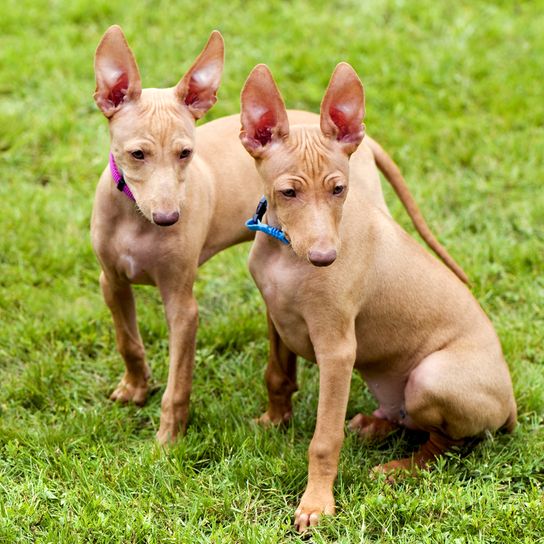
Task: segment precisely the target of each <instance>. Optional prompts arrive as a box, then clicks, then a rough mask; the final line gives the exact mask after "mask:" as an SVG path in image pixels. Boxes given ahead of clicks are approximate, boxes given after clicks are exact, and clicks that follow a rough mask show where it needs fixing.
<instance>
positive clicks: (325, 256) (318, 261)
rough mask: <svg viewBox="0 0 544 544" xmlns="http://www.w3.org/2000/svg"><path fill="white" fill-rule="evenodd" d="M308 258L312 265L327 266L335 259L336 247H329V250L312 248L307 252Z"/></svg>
mask: <svg viewBox="0 0 544 544" xmlns="http://www.w3.org/2000/svg"><path fill="white" fill-rule="evenodd" d="M308 259H309V260H310V262H311V263H312V264H313V265H314V266H329V265H330V264H332V263H333V262H334V261H336V249H330V250H329V251H316V250H313V249H312V250H310V251H309V252H308Z"/></svg>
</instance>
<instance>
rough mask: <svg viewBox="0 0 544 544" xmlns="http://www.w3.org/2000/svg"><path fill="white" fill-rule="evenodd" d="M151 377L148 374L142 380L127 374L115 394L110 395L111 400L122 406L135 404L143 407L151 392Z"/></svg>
mask: <svg viewBox="0 0 544 544" xmlns="http://www.w3.org/2000/svg"><path fill="white" fill-rule="evenodd" d="M150 375H151V373H150V372H148V373H147V375H146V376H145V377H143V378H141V379H140V378H135V377H133V376H130V375H127V374H125V375H124V376H123V378H122V379H121V381H120V382H119V384H118V385H117V387H116V388H115V390H114V392H113V393H112V394H111V395H110V400H113V401H115V402H120V403H122V404H126V403H128V402H133V403H134V404H137V405H138V406H142V405H143V404H145V401H146V399H147V394H148V392H149V377H150Z"/></svg>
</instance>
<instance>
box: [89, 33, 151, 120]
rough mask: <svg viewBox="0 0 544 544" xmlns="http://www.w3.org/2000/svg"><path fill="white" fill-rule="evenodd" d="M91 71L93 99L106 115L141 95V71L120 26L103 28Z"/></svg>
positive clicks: (110, 114) (109, 115)
mask: <svg viewBox="0 0 544 544" xmlns="http://www.w3.org/2000/svg"><path fill="white" fill-rule="evenodd" d="M94 72H95V76H96V91H95V93H94V99H95V102H96V104H97V105H98V107H99V108H100V109H101V110H102V113H103V114H104V115H105V116H106V117H111V116H112V115H113V114H114V113H115V112H116V111H118V110H119V109H120V108H121V106H122V105H123V104H124V103H126V102H129V101H133V100H138V98H139V97H140V95H141V93H142V83H141V80H140V72H139V71H138V65H137V64H136V60H135V59H134V55H133V54H132V51H131V50H130V47H129V46H128V44H127V41H126V39H125V35H124V34H123V31H122V30H121V27H119V26H117V25H114V26H110V28H108V30H106V33H105V34H104V36H103V37H102V39H101V40H100V43H99V44H98V47H97V49H96V53H95V57H94Z"/></svg>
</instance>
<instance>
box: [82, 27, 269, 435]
mask: <svg viewBox="0 0 544 544" xmlns="http://www.w3.org/2000/svg"><path fill="white" fill-rule="evenodd" d="M222 69H223V39H222V37H221V35H220V34H219V32H213V33H212V35H211V36H210V39H209V41H208V43H207V45H206V47H205V48H204V50H203V51H202V53H201V54H200V56H199V57H198V58H197V59H196V61H195V62H194V64H193V65H192V66H191V68H190V69H189V71H188V72H187V73H186V75H185V76H184V77H183V78H182V79H181V81H180V82H179V83H178V84H177V86H176V87H174V88H171V89H144V90H142V88H141V83H140V75H139V72H138V67H137V65H136V62H135V60H134V57H133V55H132V52H131V51H130V49H129V47H128V45H127V43H126V40H125V38H124V36H123V33H122V31H121V29H120V28H119V27H117V26H113V27H111V28H110V29H109V30H108V31H107V32H106V33H105V35H104V37H103V38H102V41H101V42H100V44H99V46H98V49H97V51H96V57H95V72H96V84H97V86H96V93H95V100H96V103H97V104H98V106H99V108H100V109H101V110H102V112H103V113H104V115H105V116H106V117H107V118H108V119H109V126H110V133H111V151H112V154H113V156H114V158H115V163H116V165H117V167H118V169H119V170H120V171H122V173H123V176H124V180H125V181H126V184H127V186H128V187H129V188H130V191H131V193H132V194H133V195H134V198H135V201H136V202H135V203H134V202H132V201H131V200H130V198H127V197H126V196H125V194H123V193H122V192H120V191H118V190H117V188H116V186H115V184H114V181H113V179H112V172H111V170H110V168H109V167H107V168H106V169H105V170H104V172H103V174H102V176H101V178H100V182H99V184H98V189H97V192H96V200H95V205H94V210H93V216H92V225H91V234H92V242H93V246H94V249H95V252H96V254H97V256H98V259H99V260H100V264H101V267H102V274H101V276H100V284H101V286H102V289H103V293H104V298H105V300H106V302H107V304H108V306H109V308H110V310H111V313H112V316H113V319H114V322H115V331H116V335H117V345H118V348H119V351H120V353H121V355H122V356H123V358H124V360H125V363H126V372H125V375H124V377H123V379H122V380H121V382H120V383H119V385H118V387H117V388H116V389H115V391H114V392H113V394H112V395H111V398H112V399H114V400H117V401H121V402H128V401H132V402H135V403H137V404H141V403H143V402H144V401H145V399H146V396H147V392H148V382H149V377H150V370H149V367H148V365H147V363H146V359H145V352H144V346H143V344H142V339H141V337H140V334H139V331H138V326H137V322H136V312H135V304H134V298H133V294H132V289H131V287H130V284H131V283H148V284H154V285H156V286H157V287H158V288H159V290H160V293H161V296H162V299H163V302H164V307H165V312H166V318H167V320H168V327H169V332H170V345H169V348H170V368H169V374H168V384H167V387H166V391H165V393H164V396H163V399H162V411H161V422H160V428H159V431H158V434H157V438H158V440H159V441H160V442H161V443H163V442H166V441H168V440H173V439H174V438H175V437H176V435H177V434H178V432H179V431H183V430H184V429H185V425H186V422H187V414H188V405H189V396H190V392H191V384H192V371H193V365H194V350H195V335H196V329H197V321H198V317H197V315H198V310H197V304H196V301H195V298H194V296H193V283H194V280H195V276H196V270H197V267H198V266H199V264H201V263H203V262H204V261H206V260H207V259H209V258H210V257H212V256H213V255H214V254H215V253H217V252H218V251H220V250H222V249H224V248H226V247H228V246H231V245H233V244H236V243H238V242H242V241H244V240H250V239H251V238H252V233H250V232H249V231H248V230H247V229H245V228H244V226H243V225H244V221H245V219H247V216H248V214H250V213H251V210H252V209H253V208H254V207H255V202H256V200H257V199H258V198H259V196H260V191H261V187H260V181H259V180H258V179H257V178H258V176H256V173H255V168H254V166H253V161H252V160H251V158H250V157H248V156H247V154H246V153H245V151H244V150H243V148H242V146H241V145H240V143H239V141H238V138H237V135H238V130H239V121H238V118H237V116H232V117H228V118H224V119H219V120H217V121H214V122H212V123H209V124H207V125H204V126H202V127H199V128H198V129H195V120H196V119H198V118H200V117H201V116H202V115H204V113H206V111H207V110H208V109H209V108H210V107H211V106H212V105H213V104H214V102H215V101H216V92H217V89H218V86H219V82H220V78H221V73H222ZM197 134H198V147H196V146H195V139H197V136H196V135H197ZM240 187H244V189H243V190H240Z"/></svg>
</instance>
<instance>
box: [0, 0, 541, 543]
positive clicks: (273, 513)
mask: <svg viewBox="0 0 544 544" xmlns="http://www.w3.org/2000/svg"><path fill="white" fill-rule="evenodd" d="M1 11H2V13H1V16H0V101H1V102H0V126H1V128H0V383H1V386H0V542H7V543H11V542H62V543H65V542H67V543H70V542H96V543H103V542H112V543H113V542H115V543H119V542H138V543H140V542H161V543H165V542H188V543H193V542H217V543H224V542H236V543H245V542H250V543H252V542H257V543H260V542H270V543H275V542H288V541H289V542H290V541H299V539H300V537H298V536H297V535H296V534H295V533H294V532H293V531H292V529H291V517H292V514H293V512H294V509H295V507H296V505H297V502H298V500H299V498H300V496H301V494H302V492H303V490H304V487H305V483H306V451H307V447H308V444H309V440H310V438H311V436H312V433H313V428H314V424H315V414H316V405H317V395H318V390H317V369H316V368H314V367H313V366H311V365H309V364H306V363H304V362H302V361H301V362H300V386H301V388H300V392H299V393H297V395H296V396H295V417H294V421H293V423H292V425H291V426H290V427H289V428H287V429H284V430H263V429H260V428H256V427H255V426H254V425H253V424H252V423H251V418H252V417H254V416H257V415H259V414H260V413H261V412H262V410H263V409H264V408H265V406H266V391H265V387H264V382H263V377H262V376H263V370H264V366H265V362H266V354H267V343H266V327H265V319H264V312H263V304H262V302H261V300H260V298H259V296H258V293H257V291H256V289H255V287H254V286H253V283H252V281H251V279H250V277H249V275H248V273H247V271H246V257H247V251H248V247H249V246H248V245H245V246H240V247H237V248H233V249H231V250H228V251H226V252H224V253H223V254H221V255H219V256H218V257H216V258H215V259H213V260H212V261H211V262H210V263H209V264H206V265H205V266H204V267H203V268H202V269H201V271H200V275H199V279H198V282H197V284H196V291H197V295H198V299H199V302H200V310H201V325H200V330H199V334H198V348H197V364H196V371H195V383H194V388H193V395H192V405H191V416H190V421H189V427H188V434H187V436H186V437H185V438H184V439H182V440H180V441H179V443H178V444H177V445H176V446H175V447H174V448H173V449H172V450H170V451H163V450H161V449H160V448H158V447H157V446H156V444H155V442H154V434H155V432H156V430H157V428H158V423H159V409H160V397H161V394H162V392H163V390H164V387H165V381H166V373H167V329H166V324H165V321H164V317H163V311H162V307H161V304H160V301H159V297H158V294H157V293H156V291H155V290H154V289H151V288H137V296H138V306H139V312H140V325H141V331H142V335H143V337H144V341H145V345H146V347H147V352H148V356H149V360H150V362H151V365H152V368H153V372H154V393H153V394H152V396H151V397H150V399H149V401H148V403H147V405H146V406H145V407H144V408H135V407H121V406H117V405H114V404H112V403H110V402H109V401H108V400H107V397H108V394H109V393H110V392H111V390H112V388H113V387H114V385H115V384H116V383H117V380H118V379H119V377H120V375H121V373H122V368H123V363H122V361H121V359H120V357H119V356H118V354H117V353H116V350H115V343H114V334H113V325H112V321H111V318H110V316H109V313H108V311H107V309H106V307H105V305H104V303H103V301H102V298H101V295H100V293H99V287H98V282H97V279H98V272H99V268H98V264H97V262H96V260H95V258H94V255H93V253H92V250H91V246H90V241H89V233H88V231H89V218H90V212H91V206H92V200H93V192H94V187H95V184H96V182H97V179H98V176H99V174H100V172H101V170H102V168H103V167H104V165H105V163H106V160H107V153H108V132H107V124H106V121H105V120H104V118H103V117H102V115H101V114H100V113H99V112H98V110H97V109H96V108H95V105H94V102H93V100H92V93H93V91H94V75H93V71H92V60H93V54H94V49H95V47H96V45H97V43H98V41H99V39H100V36H101V35H102V33H103V32H104V30H105V29H106V28H107V27H108V26H109V25H110V24H113V23H119V24H121V25H122V26H123V28H124V30H125V32H126V34H127V37H128V39H129V41H130V43H131V45H132V46H133V49H134V51H135V54H136V56H137V59H138V61H139V64H140V69H141V72H142V77H143V83H144V86H155V87H160V86H168V85H172V84H174V83H175V82H177V81H178V79H179V78H180V77H181V75H182V74H183V72H184V70H185V69H186V68H188V66H189V64H190V63H191V62H192V60H193V59H194V57H195V56H196V54H197V53H198V51H199V50H200V48H201V47H202V46H203V45H204V43H205V41H206V39H207V37H208V35H209V33H210V31H211V30H212V29H213V28H218V29H220V30H221V32H222V33H223V35H224V37H225V40H226V45H227V64H226V72H225V76H224V80H223V85H222V88H221V91H220V100H219V102H218V104H217V105H216V106H215V108H214V109H213V110H212V112H211V113H210V114H209V115H208V117H207V119H211V118H214V117H219V116H222V115H226V114H230V113H233V112H236V111H238V107H239V103H238V96H239V91H240V88H241V86H242V84H243V82H244V80H245V77H246V76H247V74H248V73H249V71H250V69H251V68H252V67H253V66H254V65H255V64H256V63H257V62H266V63H267V64H268V65H269V66H270V67H271V69H272V71H273V73H274V75H275V77H276V79H277V82H278V84H279V86H280V88H281V90H282V93H283V95H284V97H285V100H286V103H287V104H288V106H289V107H296V108H305V109H311V110H315V111H317V108H318V107H319V102H320V99H321V96H322V94H323V91H324V89H325V86H326V84H327V82H328V79H329V77H330V74H331V71H332V69H333V67H334V66H335V64H336V63H337V62H338V61H340V60H347V61H349V62H351V63H352V64H353V66H354V67H355V68H356V70H357V71H358V73H359V74H360V75H361V77H362V79H363V82H364V83H365V87H366V96H367V119H366V124H367V130H368V132H369V134H371V135H373V136H374V137H375V138H376V139H377V140H378V141H380V142H381V143H382V144H383V145H384V147H385V148H386V149H388V150H389V151H390V152H391V153H392V155H393V156H394V158H395V159H396V160H397V162H398V163H399V164H400V165H401V168H402V170H403V171H404V173H405V174H406V177H407V179H408V182H409V184H410V186H411V188H412V191H413V192H414V194H415V196H416V198H417V200H418V201H419V203H420V205H421V207H422V209H423V211H424V214H425V215H426V217H427V219H428V222H429V224H430V225H431V226H432V228H433V229H434V231H435V232H436V233H437V234H438V236H439V238H440V239H441V241H443V242H444V244H445V245H446V247H448V248H449V250H450V251H451V253H452V254H453V255H454V256H455V257H456V258H457V260H458V261H459V262H460V263H461V264H462V265H463V266H464V267H465V270H466V271H467V272H468V274H469V276H470V278H471V280H472V282H473V290H474V293H475V295H476V296H477V298H478V299H479V300H480V302H481V303H482V305H483V307H484V308H485V310H486V311H487V312H488V314H489V315H490V316H491V318H492V320H493V322H494V324H495V326H496V328H497V330H498V333H499V335H500V337H501V339H502V343H503V347H504V351H505V355H506V358H507V360H508V362H509V365H510V368H511V371H512V375H513V380H514V386H515V392H516V397H517V400H518V405H519V426H518V428H517V430H516V431H515V432H514V434H512V435H498V436H496V437H493V438H489V439H488V440H486V441H484V442H482V443H481V444H479V445H478V446H477V447H476V448H475V450H474V451H473V452H472V453H471V454H470V455H468V456H461V455H459V454H452V455H449V456H448V457H447V458H446V459H444V460H442V461H440V462H439V464H438V466H437V467H436V469H435V470H434V471H433V472H432V473H428V474H423V475H421V477H419V478H410V479H407V480H406V481H404V482H402V483H401V484H399V485H397V486H395V487H390V486H387V485H385V484H384V483H383V482H382V481H374V480H371V479H370V478H369V476H368V472H369V469H370V468H371V467H372V466H374V465H375V464H377V463H380V462H385V461H387V460H391V459H393V458H394V457H398V456H399V455H401V454H403V453H406V451H407V450H409V448H410V447H412V446H413V444H412V446H411V443H410V440H409V438H408V437H406V436H402V435H398V436H395V437H393V438H392V439H391V440H389V441H388V442H387V443H386V444H384V445H382V446H369V445H364V444H361V443H360V442H359V441H357V440H356V439H355V438H354V437H351V436H350V437H348V438H347V439H346V442H345V444H344V448H343V451H342V455H341V460H340V467H339V478H338V481H337V484H336V486H335V493H336V497H337V504H338V515H337V516H336V517H335V518H334V519H330V520H327V521H326V522H325V523H324V524H323V525H322V526H321V527H320V529H319V530H317V531H315V533H314V535H313V540H314V541H315V542H333V541H336V542H346V543H347V542H350V543H351V542H355V543H359V542H395V543H405V542H414V543H425V542H432V543H435V542H436V543H442V542H445V543H446V542H447V543H450V542H451V543H465V542H467V543H468V542H482V543H488V542H520V543H521V542H524V543H533V542H544V538H543V535H544V498H543V497H544V495H543V491H544V490H543V488H544V432H543V429H544V420H543V414H544V348H543V342H542V340H543V336H544V275H543V271H544V251H543V247H544V246H543V244H544V229H543V223H544V188H543V179H544V94H543V92H542V91H543V83H542V81H543V77H544V32H543V29H544V2H543V1H533V2H521V3H514V2H507V1H506V0H504V1H499V2H494V3H492V2H483V1H476V2H469V1H461V2H455V3H453V2H435V1H432V0H412V1H403V0H396V1H393V0H372V1H368V2H361V1H347V0H346V1H337V2H334V1H332V2H322V1H313V2H310V1H307V2H306V1H305V2H292V3H291V2H278V1H275V2H273V1H271V0H269V1H268V2H251V3H246V2H217V1H216V2H212V1H209V0H203V1H201V2H188V1H186V0H183V1H181V0H178V1H173V0H164V1H160V2H150V1H145V2H144V1H142V2H130V1H125V2H110V1H105V0H94V1H93V2H90V1H83V0H75V1H72V2H68V1H61V0H56V1H55V0H51V1H49V2H46V1H44V0H18V1H15V0H5V2H4V3H3V7H2V10H1ZM241 190H242V189H241ZM387 198H388V202H389V203H390V206H391V208H392V211H393V213H394V215H395V217H396V218H397V220H398V221H399V222H400V223H401V224H402V225H404V226H405V227H407V228H408V230H409V231H410V232H412V230H411V229H410V228H409V221H408V220H407V217H406V215H405V213H404V212H403V211H402V209H401V207H400V205H399V204H398V202H397V201H396V198H395V197H394V196H393V195H392V193H391V191H389V190H387ZM374 406H375V403H374V401H373V400H372V398H371V397H370V395H369V393H368V392H367V390H366V388H365V387H364V384H363V382H362V381H361V380H360V379H359V378H358V377H357V376H355V377H354V379H353V386H352V392H351V400H350V404H349V407H348V416H352V415H354V414H355V413H357V412H358V411H361V410H365V411H369V410H372V409H373V407H374Z"/></svg>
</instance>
